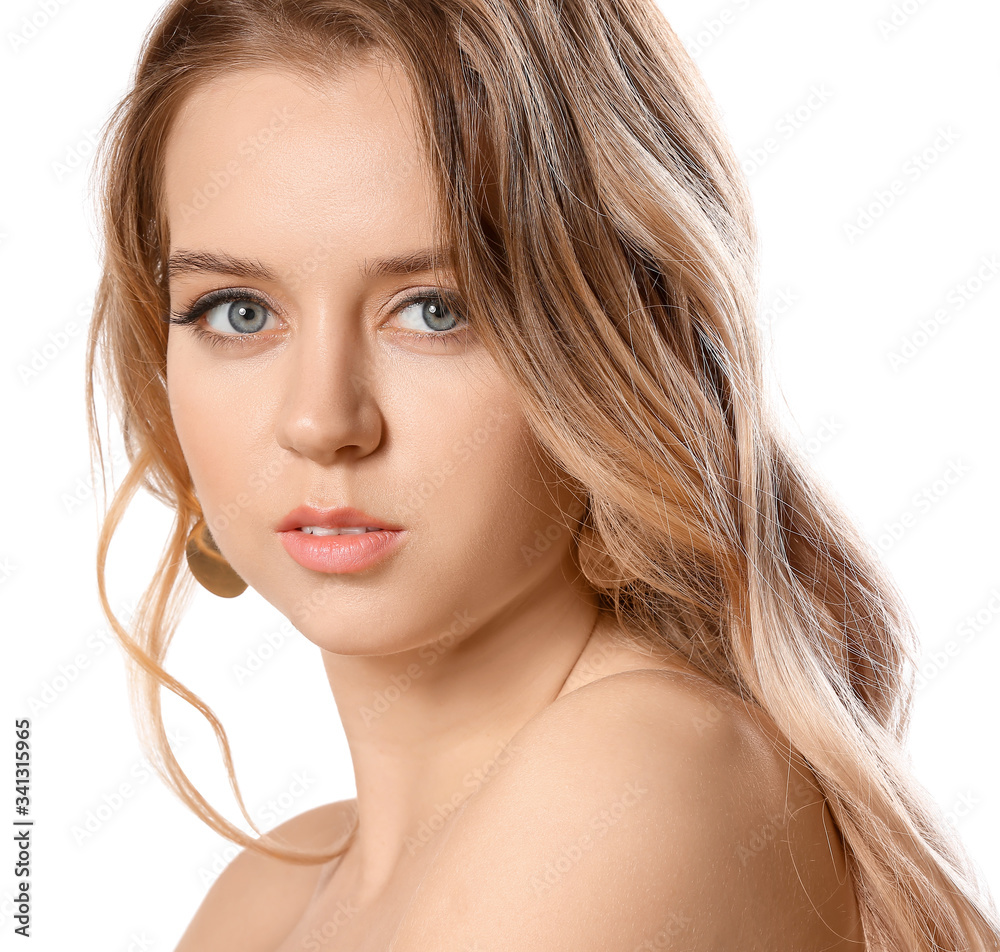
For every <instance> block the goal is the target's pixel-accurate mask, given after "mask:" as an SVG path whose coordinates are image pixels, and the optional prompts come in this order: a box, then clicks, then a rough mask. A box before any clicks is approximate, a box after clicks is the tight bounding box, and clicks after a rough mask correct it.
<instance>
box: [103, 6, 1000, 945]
mask: <svg viewBox="0 0 1000 952" xmlns="http://www.w3.org/2000/svg"><path fill="white" fill-rule="evenodd" d="M370 56H376V57H382V58H384V59H385V60H386V61H390V62H392V63H394V64H397V65H398V66H399V67H400V68H401V69H402V70H403V71H404V73H405V75H406V76H407V77H408V79H409V81H410V82H411V83H412V86H413V89H414V94H415V102H416V103H417V111H418V113H419V115H418V117H417V119H418V125H419V132H420V135H421V136H422V145H423V147H424V152H425V155H426V159H427V161H428V162H429V163H430V167H431V169H432V174H434V175H435V176H436V181H437V184H438V189H439V195H440V197H441V207H440V210H439V215H440V218H441V222H440V231H439V233H440V234H442V235H444V236H445V237H446V238H448V239H449V243H450V245H451V247H452V248H453V249H454V256H455V260H454V274H455V278H456V281H457V288H458V291H459V292H460V295H461V297H462V299H463V300H464V301H465V302H466V304H467V306H468V307H467V310H468V316H469V319H470V321H471V322H472V323H473V327H474V328H475V331H476V333H477V336H478V337H479V338H481V339H482V340H483V341H484V343H485V344H486V345H487V346H488V347H489V348H490V351H491V353H492V354H493V356H494V358H495V359H496V361H497V362H498V364H499V366H500V367H501V369H502V370H503V371H505V372H506V373H507V375H508V376H509V378H510V380H511V381H512V383H513V384H514V385H515V386H516V387H517V388H518V389H519V391H520V392H521V393H522V395H523V396H524V404H525V407H526V410H525V412H526V413H527V415H528V419H529V422H530V424H531V425H532V427H533V429H534V431H535V433H536V435H537V437H538V439H539V440H540V441H541V443H542V445H543V446H544V447H545V448H546V450H547V451H548V452H549V453H551V455H552V457H553V458H554V459H555V460H556V461H557V462H558V464H559V466H561V467H562V469H564V470H565V471H566V472H567V473H568V474H569V475H570V476H571V477H572V478H574V479H575V480H577V481H579V483H580V484H581V485H582V486H583V487H584V488H585V490H586V493H587V499H588V505H587V510H586V513H585V516H584V518H583V520H582V521H581V523H580V525H579V528H578V532H577V533H576V535H575V543H576V548H575V552H576V556H577V559H578V563H579V566H580V569H581V571H582V572H583V573H584V574H585V576H586V578H587V579H588V580H589V582H590V584H591V585H592V586H593V588H594V589H595V590H596V591H597V592H598V594H599V598H600V604H601V607H602V609H603V610H605V611H607V612H614V614H615V616H616V618H617V620H618V623H619V626H620V627H621V629H622V630H623V631H625V632H626V633H627V635H626V637H627V638H628V639H629V640H630V643H634V644H635V645H638V646H641V647H642V648H643V650H645V651H646V652H647V653H650V654H655V653H658V652H663V654H664V656H667V655H669V654H670V653H671V652H680V653H681V654H682V655H683V656H685V657H686V658H688V659H690V661H691V662H692V663H693V664H694V665H696V666H697V667H698V668H699V669H700V670H701V671H702V672H704V673H705V674H706V675H708V676H709V677H710V678H712V679H714V680H715V681H716V682H717V683H719V684H721V685H723V686H725V687H727V688H729V689H730V690H732V691H733V692H735V693H736V694H738V695H739V696H741V697H743V698H747V699H749V700H751V701H753V702H754V703H755V704H757V705H759V706H760V707H761V708H763V709H764V710H765V711H766V712H767V713H768V714H769V715H770V716H771V717H772V718H773V719H774V721H775V722H776V723H777V725H778V727H779V728H780V729H781V730H782V731H783V733H784V734H785V735H786V737H787V738H788V740H789V742H790V743H791V744H792V745H793V747H794V748H795V749H797V750H798V751H799V752H801V754H802V755H803V757H804V758H805V759H806V760H807V762H808V763H809V765H810V766H811V768H812V770H813V771H814V772H815V774H816V777H817V779H818V780H819V782H820V784H821V786H822V788H823V791H824V793H825V795H826V797H827V800H828V803H829V808H830V811H831V813H832V815H833V817H834V819H835V821H836V823H837V826H838V828H839V830H840V833H841V835H842V838H843V841H844V844H845V851H846V855H847V857H848V865H849V869H850V872H851V875H852V877H853V881H854V884H855V888H856V891H857V897H858V903H859V909H860V912H861V917H862V923H863V927H864V934H865V942H866V945H867V947H868V948H869V949H871V950H873V952H880V950H893V952H903V950H906V952H924V950H928V952H929V950H939V949H940V950H943V949H949V950H959V949H961V950H975V952H980V950H982V952H986V950H995V949H997V948H998V947H1000V921H998V917H997V913H996V909H995V907H994V906H993V904H992V899H991V898H990V896H989V894H988V892H987V889H986V887H985V885H984V884H983V883H982V882H981V881H980V880H979V879H978V878H977V876H978V871H977V869H976V867H975V865H974V864H973V863H972V862H971V860H970V859H969V857H968V856H967V854H966V853H965V852H964V849H963V846H962V844H961V843H960V841H959V839H958V837H957V835H956V834H955V833H954V832H953V830H952V829H951V828H950V827H949V826H948V824H947V823H946V821H945V820H944V818H943V815H942V812H941V810H940V809H939V808H938V806H937V805H936V804H935V803H934V801H933V800H932V799H931V798H930V796H929V795H928V793H927V792H926V790H925V789H924V788H923V787H922V786H921V785H920V784H919V783H918V782H917V780H916V779H915V777H914V776H913V775H912V772H911V768H910V762H909V758H908V756H907V754H906V752H905V749H904V744H905V740H906V734H907V729H908V722H909V716H910V709H911V703H912V694H913V679H914V674H915V670H916V662H915V659H916V649H917V642H916V639H915V635H914V632H913V625H912V621H911V619H910V617H909V614H908V610H907V608H906V606H905V604H904V601H903V599H902V598H901V596H900V594H899V593H898V592H897V590H896V589H895V588H894V585H893V583H892V582H891V580H890V579H889V578H888V577H887V575H886V574H885V571H884V569H883V568H882V566H881V564H880V561H879V559H878V557H877V554H876V553H875V550H874V549H873V547H872V546H870V545H869V544H868V543H867V542H866V541H865V540H864V539H863V538H862V537H861V536H860V535H859V533H858V532H857V530H856V529H855V528H854V526H853V525H852V523H851V521H850V520H849V519H848V518H847V516H845V514H844V512H843V511H842V510H841V509H840V508H839V507H838V505H837V504H836V503H835V502H834V501H833V499H832V497H831V495H830V494H829V492H828V491H826V490H825V489H824V488H823V486H822V484H821V482H820V480H819V478H818V477H817V475H816V474H815V473H814V472H812V471H811V470H810V468H809V466H808V464H807V462H806V460H805V458H804V456H803V454H802V452H801V451H800V449H799V448H798V446H797V444H796V443H795V442H794V441H793V440H792V439H791V438H790V437H789V436H787V435H786V434H785V433H783V431H782V428H781V426H780V425H779V424H778V422H777V417H776V414H775V413H774V412H773V409H772V407H771V406H770V398H769V397H768V396H767V387H766V384H765V379H764V368H763V361H762V349H761V345H760V343H759V340H758V329H757V327H756V324H755V315H756V310H757V268H758V264H757V236H756V232H755V225H754V222H753V215H752V209H751V204H750V199H749V194H748V190H747V186H746V182H745V179H744V176H743V173H742V172H741V170H740V167H739V164H738V162H737V160H736V158H735V156H734V154H733V152H732V149H731V146H730V145H729V143H728V142H727V140H726V138H725V136H724V134H723V132H722V131H721V126H720V122H719V119H718V116H717V112H716V109H715V106H714V103H713V101H712V99H711V97H710V95H709V93H708V91H707V89H706V88H705V85H704V82H703V80H702V78H701V76H700V74H699V73H698V70H697V68H696V67H695V65H694V63H693V62H692V60H691V58H690V56H689V55H688V54H687V52H686V51H685V49H684V48H683V46H682V44H681V43H680V42H679V40H678V38H677V36H676V35H675V33H674V32H673V31H672V29H671V28H670V26H669V25H668V23H667V22H666V20H665V19H664V17H663V15H662V13H661V12H660V10H659V9H658V7H657V6H656V4H655V3H654V0H177V2H172V3H169V4H168V5H167V6H166V7H165V8H164V10H163V11H162V12H161V14H160V16H159V18H158V19H157V21H156V22H155V24H154V25H153V26H152V27H151V29H150V31H149V33H148V34H147V36H146V38H145V42H144V47H143V50H142V53H141V56H140V60H139V63H138V65H137V68H136V72H135V75H134V78H133V82H132V84H131V87H130V89H129V91H128V92H127V94H126V95H125V96H124V98H123V99H122V101H121V102H120V103H119V104H118V106H117V108H116V110H115V111H114V113H113V114H112V116H111V118H110V120H109V121H108V123H107V124H106V126H105V128H104V130H103V137H102V140H101V143H100V149H99V162H98V165H97V166H96V167H95V172H97V173H98V174H99V186H98V189H97V195H98V201H99V203H100V216H101V221H102V227H103V273H102V276H101V280H100V285H99V289H98V294H97V298H96V303H95V310H94V316H93V322H92V324H91V328H90V337H89V344H88V353H87V364H88V373H87V402H88V425H89V431H90V437H91V441H92V442H91V446H92V464H93V462H94V459H95V456H96V458H99V459H100V470H101V474H102V477H103V476H104V461H103V452H102V450H101V442H100V436H99V434H98V430H97V426H96V423H95V408H94V384H95V376H96V371H97V357H98V354H99V355H100V371H101V372H102V376H103V380H102V384H103V387H104V389H105V390H106V392H107V394H108V398H109V402H110V405H111V406H112V407H113V408H114V410H115V412H116V413H117V415H118V417H119V419H120V422H121V427H122V431H123V436H124V442H125V448H126V452H127V456H128V460H129V463H130V468H129V470H128V473H127V475H126V476H125V477H124V479H123V481H122V483H121V485H120V486H119V487H118V488H117V490H116V492H115V494H114V497H113V500H112V503H111V506H110V508H108V509H107V511H106V513H105V516H104V523H103V526H102V531H101V534H100V539H99V544H98V552H97V578H98V588H99V592H100V598H101V602H102V605H103V608H104V611H105V613H106V614H107V616H108V618H109V621H110V624H111V626H112V628H113V629H114V631H115V633H116V634H117V636H118V638H119V639H120V641H121V643H122V645H123V647H124V649H125V650H126V651H127V654H128V656H129V658H130V660H131V662H132V663H130V671H131V673H132V675H133V677H132V678H131V685H132V703H133V711H134V713H135V716H136V720H137V724H138V729H139V733H140V736H141V738H142V741H143V745H144V749H146V750H147V752H148V754H149V756H150V759H151V761H152V762H153V763H154V765H155V766H156V768H157V770H158V772H159V773H160V776H161V777H162V778H163V780H164V782H165V783H167V784H168V786H170V788H171V789H173V790H174V791H175V792H176V793H177V795H178V796H180V797H181V798H182V799H183V800H184V801H185V802H186V803H187V804H188V805H189V806H190V807H191V808H192V809H193V810H194V811H195V812H196V813H197V814H198V816H200V817H201V818H202V819H203V820H204V821H205V822H206V823H207V824H209V825H210V826H211V827H212V828H213V829H215V830H216V831H217V832H219V833H220V834H222V835H223V836H225V837H227V838H229V839H230V840H232V841H234V842H236V843H240V844H243V845H244V846H246V847H248V848H251V849H254V850H258V851H260V852H262V853H265V854H267V855H271V856H275V857H281V858H283V859H286V860H289V861H293V862H303V863H315V862H322V861H327V860H329V859H332V858H333V857H335V856H337V855H340V854H341V853H342V852H343V851H344V850H345V849H346V848H347V845H348V844H349V842H350V840H351V838H352V837H353V835H354V833H355V832H356V825H355V826H354V828H353V829H352V830H351V831H350V833H349V834H348V835H347V837H346V838H345V840H344V841H343V842H341V843H339V844H338V845H337V846H336V847H334V848H333V849H332V850H329V851H326V852H313V851H305V850H300V849H294V848H292V847H291V846H290V844H287V843H283V842H282V841H280V840H279V839H277V838H275V837H274V836H273V835H272V834H263V835H259V836H258V837H256V838H255V837H252V836H249V835H248V834H247V833H245V832H244V831H243V830H241V829H240V828H238V827H236V826H235V825H234V824H232V823H231V822H229V821H228V820H227V819H226V818H225V817H224V816H223V815H222V814H220V813H219V812H218V811H216V810H215V809H214V808H213V807H212V806H211V805H210V804H209V803H208V802H207V801H206V800H205V799H204V798H203V797H202V796H201V794H200V793H199V792H198V791H197V790H196V789H195V788H194V786H193V784H192V783H191V781H190V780H189V778H188V777H187V775H186V774H185V773H184V771H183V770H182V769H181V767H180V764H179V763H178V761H177V760H176V758H175V757H174V754H173V751H172V750H171V748H170V744H169V742H168V740H167V737H166V733H165V730H164V725H163V719H162V711H161V707H160V696H161V692H160V688H161V687H162V686H165V687H167V688H169V689H170V690H171V691H172V692H174V693H175V694H176V695H178V696H179V697H181V698H183V699H184V700H185V701H187V702H189V703H191V704H192V705H194V706H195V707H196V708H197V709H198V710H199V711H200V712H201V713H202V714H203V715H204V716H205V717H206V718H207V720H208V722H209V723H210V725H211V727H212V729H213V731H214V732H215V734H216V736H217V737H218V740H219V743H220V746H221V749H222V753H223V756H224V759H225V764H226V769H227V771H228V773H229V779H230V784H231V787H232V789H233V792H234V794H235V796H236V799H237V802H238V803H239V805H240V809H241V810H242V812H243V815H244V817H245V818H246V820H247V822H249V823H250V825H251V827H252V828H253V829H254V830H257V828H256V827H255V826H254V825H253V821H252V820H251V818H250V817H249V815H248V814H247V810H246V807H245V806H244V803H243V800H242V797H241V795H240V793H239V789H238V786H237V783H236V777H235V773H234V770H233V764H232V757H231V753H230V748H229V743H228V740H227V738H226V734H225V731H224V730H223V728H222V725H221V724H220V723H219V721H218V720H217V718H216V716H215V715H214V713H213V712H212V711H211V709H210V708H208V707H207V706H206V705H205V704H204V702H203V701H201V699H200V698H198V697H197V696H196V695H194V694H193V693H192V692H191V691H189V690H188V689H187V688H185V687H184V685H182V684H181V683H180V682H178V681H177V680H176V679H174V678H173V677H171V676H170V675H169V674H168V673H167V672H166V671H165V670H164V669H163V667H162V662H163V660H164V657H165V653H166V650H167V647H168V645H169V642H170V640H171V638H172V636H173V633H174V631H175V630H176V627H177V623H178V620H179V615H180V613H181V609H182V606H183V604H184V603H185V599H186V597H187V595H189V593H190V583H191V578H190V575H189V574H188V572H187V570H186V568H184V566H185V559H184V546H185V540H186V538H187V535H188V533H189V531H190V530H191V528H192V527H193V525H194V523H195V522H196V521H197V519H198V518H199V517H200V515H201V514H200V512H199V507H198V503H197V500H196V498H195V496H194V493H193V489H192V484H191V478H190V475H189V472H188V469H187V466H186V464H185V461H184V458H183V455H182V453H181V449H180V446H179V443H178V440H177V436H176V434H175V431H174V428H173V424H172V421H171V415H170V411H169V408H168V403H167V389H166V343H167V333H166V329H167V325H166V324H165V323H164V321H163V319H162V316H163V315H164V314H165V313H166V312H167V310H168V307H169V298H168V293H167V287H166V282H165V258H166V255H167V253H168V250H169V231H168V223H167V221H166V218H165V216H164V214H163V212H162V208H163V205H162V192H161V189H162V181H163V147H164V142H165V140H166V137H167V134H168V131H169V129H170V125H171V121H172V119H173V117H174V116H175V115H176V113H177V111H178V108H179V106H180V105H181V104H182V102H183V101H184V100H185V98H186V97H187V96H188V95H189V94H190V93H191V91H192V90H193V89H194V88H196V87H197V86H199V85H201V84H203V83H205V82H207V81H209V80H211V79H212V78H213V77H214V76H217V75H219V74H220V73H227V72H229V71H231V70H234V69H240V68H260V67H261V66H262V65H269V66H274V67H276V68H282V69H290V70H294V71H295V72H296V73H298V74H300V75H302V76H303V77H306V78H309V77H312V78H314V79H315V80H317V81H322V80H323V78H324V77H326V78H329V77H330V76H331V74H332V73H333V72H334V71H336V70H338V69H340V68H342V67H343V66H344V65H345V64H350V63H353V62H359V61H360V60H361V59H363V58H365V57H370ZM140 487H142V488H143V489H145V490H147V491H148V492H150V493H152V494H153V495H154V496H155V497H156V498H158V499H159V500H161V501H162V502H164V503H165V504H166V505H167V506H169V507H170V508H171V509H172V510H174V512H175V513H176V518H175V521H174V523H173V529H172V533H171V535H170V538H169V539H168V541H167V543H166V546H165V548H164V551H163V554H162V558H161V560H160V562H159V564H158V567H157V570H156V574H155V576H154V578H153V579H152V582H151V584H150V586H149V588H148V589H147V590H146V591H145V593H144V595H143V597H142V599H141V600H140V602H139V605H138V607H137V610H136V611H135V613H134V614H133V616H132V619H131V621H130V625H129V627H130V628H131V630H126V628H125V627H124V626H123V625H122V624H121V622H120V621H119V620H118V619H117V618H116V617H115V616H114V613H113V612H112V611H111V607H110V605H109V601H108V596H107V591H106V582H105V563H106V558H107V553H108V549H109V546H110V543H111V540H112V536H113V535H114V532H115V530H116V528H117V527H118V525H119V523H120V522H121V520H122V518H123V516H124V514H125V511H126V509H127V507H128V504H129V501H130V500H131V499H132V497H133V496H134V495H135V493H136V491H137V490H138V489H139V488H140ZM257 832H258V833H259V832H260V831H257Z"/></svg>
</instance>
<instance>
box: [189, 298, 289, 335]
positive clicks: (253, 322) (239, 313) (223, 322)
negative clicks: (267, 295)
mask: <svg viewBox="0 0 1000 952" xmlns="http://www.w3.org/2000/svg"><path fill="white" fill-rule="evenodd" d="M203 313H204V315H205V323H206V324H208V326H209V327H211V328H212V330H214V331H216V332H218V333H219V334H256V333H257V332H258V331H262V330H264V329H265V325H267V324H268V321H269V320H270V321H271V322H272V324H273V320H274V315H273V314H272V313H271V311H270V310H269V309H268V308H266V307H265V306H264V305H263V304H261V303H260V302H259V301H254V300H252V299H250V298H245V297H232V298H228V299H225V300H223V301H221V302H220V303H218V304H215V305H214V306H212V307H209V308H207V309H206V310H205V311H204V312H203ZM267 329H271V328H270V327H269V328H267Z"/></svg>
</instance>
